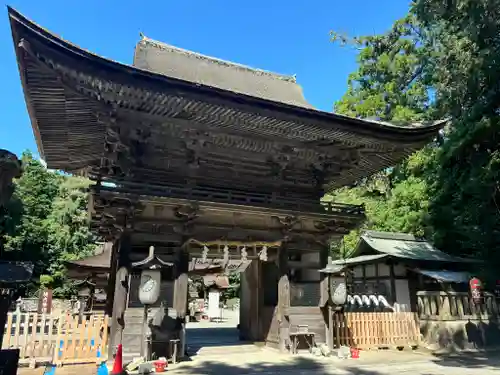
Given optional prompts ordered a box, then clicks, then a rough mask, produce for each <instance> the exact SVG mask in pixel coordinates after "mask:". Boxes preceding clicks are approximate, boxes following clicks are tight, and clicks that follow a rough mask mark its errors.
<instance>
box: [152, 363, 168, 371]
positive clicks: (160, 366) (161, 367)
mask: <svg viewBox="0 0 500 375" xmlns="http://www.w3.org/2000/svg"><path fill="white" fill-rule="evenodd" d="M154 365H155V372H165V368H166V367H167V366H168V364H167V362H166V361H156V362H155V363H154Z"/></svg>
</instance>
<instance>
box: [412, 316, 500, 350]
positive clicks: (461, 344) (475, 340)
mask: <svg viewBox="0 0 500 375" xmlns="http://www.w3.org/2000/svg"><path fill="white" fill-rule="evenodd" d="M420 332H421V333H422V336H423V341H424V343H425V346H426V347H427V348H428V349H430V350H443V349H445V350H450V351H460V350H477V349H486V348H489V347H498V346H500V322H499V321H497V320H493V319H491V318H490V319H489V320H480V319H477V320H449V321H437V320H421V321H420Z"/></svg>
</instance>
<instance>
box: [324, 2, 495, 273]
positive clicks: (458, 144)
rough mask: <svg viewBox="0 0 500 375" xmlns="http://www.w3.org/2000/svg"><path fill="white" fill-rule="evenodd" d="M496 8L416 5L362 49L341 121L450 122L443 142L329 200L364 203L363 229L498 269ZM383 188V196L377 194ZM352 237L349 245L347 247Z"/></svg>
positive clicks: (341, 105) (359, 42)
mask: <svg viewBox="0 0 500 375" xmlns="http://www.w3.org/2000/svg"><path fill="white" fill-rule="evenodd" d="M499 35H500V1H498V0H451V1H450V0H446V1H445V0H416V1H414V2H413V3H412V6H411V8H410V11H409V13H408V15H407V16H406V17H405V18H403V19H402V20H399V21H397V22H396V23H395V24H394V26H393V28H392V29H391V30H390V31H388V32H387V33H385V34H383V35H378V36H370V37H361V38H352V39H349V38H346V37H343V36H339V35H337V34H333V39H334V40H335V41H337V42H338V41H340V42H342V43H346V44H351V45H355V46H356V48H359V49H360V52H359V55H358V69H357V71H356V72H354V73H353V74H351V76H350V77H349V81H348V90H347V92H346V94H345V95H344V97H342V98H341V100H340V101H339V102H337V103H336V104H335V110H336V111H337V112H339V113H343V114H347V115H351V116H356V117H363V118H366V117H376V118H377V119H379V120H386V121H391V122H393V123H398V124H400V125H403V126H404V125H406V124H408V123H409V122H415V121H426V120H432V119H442V118H449V119H450V125H449V127H447V129H446V132H445V133H444V135H445V136H444V137H443V138H442V139H438V140H436V142H435V143H434V144H431V145H429V146H428V147H426V148H424V149H423V150H421V151H419V152H417V153H416V154H414V155H412V156H410V157H409V158H408V159H407V160H405V161H404V162H403V163H401V164H400V165H398V166H395V167H394V168H392V169H389V170H387V171H383V172H381V173H378V174H376V175H375V176H372V177H371V178H369V179H366V180H365V181H360V182H358V183H357V184H356V185H355V186H354V187H350V188H344V189H340V190H338V191H335V192H332V193H331V195H332V196H333V199H337V200H340V201H343V202H346V203H365V205H366V210H367V216H368V219H367V222H366V223H365V224H364V227H365V228H371V229H379V230H390V231H402V232H410V233H415V234H419V235H426V236H427V237H428V238H429V239H432V240H433V241H434V243H435V244H436V246H438V247H439V248H441V249H443V250H444V251H447V252H448V253H451V254H457V255H467V256H476V257H480V258H482V259H484V260H486V262H485V263H486V264H487V265H489V266H491V267H492V268H493V267H497V266H498V264H499V263H500V255H499V254H498V251H496V249H497V248H498V246H499V245H500V233H499V230H498V228H499V224H500V209H499V204H500V195H499V186H498V181H499V177H500V176H499V173H500V168H499V166H500V164H499V161H500V151H499V147H498V140H499V138H500V133H499V130H500V127H499V106H498V103H500V87H498V86H499V85H500V64H499V63H498V61H500V38H499V37H498V36H499ZM380 186H383V188H380ZM355 240H356V233H351V234H350V235H349V236H347V237H346V239H345V242H346V247H347V248H349V247H351V248H352V246H353V243H354V242H355Z"/></svg>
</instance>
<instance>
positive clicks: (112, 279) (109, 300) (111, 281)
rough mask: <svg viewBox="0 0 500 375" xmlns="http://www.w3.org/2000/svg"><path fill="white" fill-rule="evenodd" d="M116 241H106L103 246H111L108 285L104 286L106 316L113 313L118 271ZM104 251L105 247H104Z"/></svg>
mask: <svg viewBox="0 0 500 375" xmlns="http://www.w3.org/2000/svg"><path fill="white" fill-rule="evenodd" d="M116 244H117V242H114V243H113V242H106V244H105V245H104V246H111V261H110V269H109V275H108V286H107V288H106V307H105V313H106V315H108V316H112V315H113V303H114V300H115V287H116V271H118V251H119V248H118V246H116ZM105 251H106V249H105Z"/></svg>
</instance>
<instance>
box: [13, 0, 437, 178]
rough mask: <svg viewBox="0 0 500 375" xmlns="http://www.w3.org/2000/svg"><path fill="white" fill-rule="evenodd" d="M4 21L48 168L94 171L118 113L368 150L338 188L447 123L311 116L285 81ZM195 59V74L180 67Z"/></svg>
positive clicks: (154, 46)
mask: <svg viewBox="0 0 500 375" xmlns="http://www.w3.org/2000/svg"><path fill="white" fill-rule="evenodd" d="M9 18H10V24H11V28H12V34H13V40H14V44H15V49H16V56H17V61H18V65H19V70H20V75H21V81H22V85H23V89H24V93H25V100H26V103H27V107H28V112H29V115H30V118H31V123H32V127H33V131H34V134H35V138H36V141H37V145H38V150H39V153H40V155H41V156H42V158H43V159H44V160H45V161H46V162H47V165H48V167H49V168H53V169H60V170H64V171H66V172H75V171H78V170H81V169H84V168H87V167H89V166H99V164H100V160H101V157H102V154H103V145H104V142H105V137H106V124H107V121H108V120H109V119H107V118H104V119H103V117H106V116H111V114H113V113H117V112H119V113H122V114H124V116H133V115H139V118H138V119H137V121H134V123H136V124H137V123H142V121H143V120H144V121H147V120H149V119H151V118H155V119H159V121H160V123H161V124H163V125H162V126H166V124H169V123H170V124H180V125H175V126H178V127H180V128H181V129H185V127H189V126H190V124H193V126H195V125H196V126H198V127H199V128H200V129H201V130H203V131H208V130H209V129H210V130H211V131H218V132H221V133H225V134H231V132H232V134H237V135H239V136H243V137H248V138H255V137H260V138H261V139H266V140H272V141H275V140H279V141H283V142H285V141H293V142H295V144H298V145H299V147H303V148H304V149H311V147H312V146H311V145H315V144H316V143H318V142H320V143H321V145H320V146H321V147H323V148H325V149H327V148H328V147H329V148H336V147H339V146H338V145H339V144H342V145H344V146H346V145H347V146H349V147H351V148H352V150H354V151H356V150H357V149H355V148H356V147H361V148H367V151H368V153H367V154H366V156H363V157H362V159H361V160H360V161H359V162H357V164H355V165H354V164H353V165H352V167H351V168H350V169H347V170H346V171H344V172H342V174H341V175H339V176H337V177H336V179H337V180H336V181H335V186H342V185H345V184H348V183H352V182H354V181H356V180H357V179H359V178H362V177H365V176H366V175H369V174H371V173H373V172H375V171H377V170H380V169H382V168H385V167H387V166H391V165H394V164H395V163H397V162H399V161H400V160H401V159H402V158H403V157H405V156H406V155H409V154H411V153H412V152H414V151H415V150H416V149H419V148H421V147H422V146H423V145H425V144H426V143H428V142H429V141H431V140H432V139H433V137H434V136H435V135H436V134H437V132H438V131H439V129H440V128H442V126H443V125H444V122H439V123H434V124H428V125H423V126H410V127H398V126H392V125H388V124H385V123H381V122H377V121H369V120H362V119H358V118H350V117H346V116H340V115H337V114H333V113H328V112H323V111H319V110H315V109H312V108H310V106H309V105H307V102H305V100H304V99H303V97H302V94H301V90H300V87H299V86H298V85H296V83H295V82H294V80H293V78H291V77H286V76H280V75H277V74H273V73H268V72H262V71H259V70H255V69H251V68H248V67H243V66H239V65H237V64H233V63H228V62H223V61H221V60H217V59H213V58H208V57H204V56H203V57H202V56H201V55H199V54H195V53H191V52H187V51H183V50H180V49H176V48H173V47H169V46H166V45H164V44H161V43H158V42H153V41H151V40H146V39H145V40H144V41H142V42H139V46H138V49H137V51H136V59H135V60H136V61H135V63H136V66H129V65H124V64H120V63H117V62H115V61H111V60H108V59H105V58H103V57H100V56H97V55H95V54H93V53H90V52H88V51H85V50H83V49H81V48H79V47H77V46H75V45H73V44H71V43H69V42H67V41H65V40H63V39H61V38H59V37H57V36H55V35H54V34H51V33H50V32H48V31H47V30H45V29H43V28H42V27H40V26H38V25H36V24H35V23H33V22H31V21H30V20H28V19H27V18H25V17H24V16H22V15H21V14H19V13H18V12H17V11H15V10H13V9H12V8H9ZM159 51H161V53H160V52H159ZM165 51H166V52H165ZM143 54H144V56H143ZM155 54H157V56H156V55H155ZM173 56H175V57H173ZM168 59H170V60H171V62H170V63H169V64H170V65H168V64H167V65H166V63H165V61H166V60H168ZM186 61H189V62H186ZM195 62H200V66H198V67H197V68H196V69H197V70H190V69H183V70H181V69H180V66H181V65H182V66H183V68H188V66H194V65H195ZM184 63H185V64H186V65H185V66H184V65H183V64H184ZM201 63H203V64H205V65H206V66H204V67H203V68H202V67H201V65H203V64H201ZM188 64H190V65H188ZM146 69H150V70H152V71H150V70H146ZM223 72H226V73H223ZM229 72H231V73H229ZM222 77H224V78H225V79H226V80H225V81H220V79H222ZM251 77H253V78H251ZM252 79H253V80H252ZM61 119H63V120H64V121H61ZM172 126H173V125H172ZM228 142H229V141H228ZM242 142H243V141H242ZM242 144H243V143H242ZM393 146H394V147H393ZM259 152H260V151H259ZM255 153H258V152H255ZM334 159H335V158H334Z"/></svg>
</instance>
